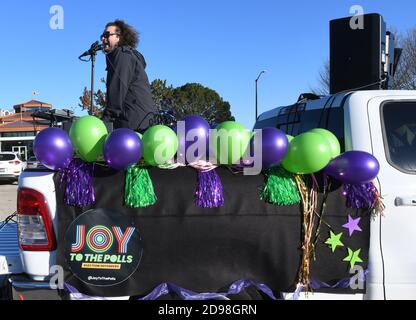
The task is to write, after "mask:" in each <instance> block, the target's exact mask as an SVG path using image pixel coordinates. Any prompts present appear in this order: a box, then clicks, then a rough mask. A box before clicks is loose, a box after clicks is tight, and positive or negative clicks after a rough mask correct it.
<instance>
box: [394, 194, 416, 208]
mask: <svg viewBox="0 0 416 320" xmlns="http://www.w3.org/2000/svg"><path fill="white" fill-rule="evenodd" d="M394 205H395V206H416V196H409V197H396V199H394Z"/></svg>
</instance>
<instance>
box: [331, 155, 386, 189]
mask: <svg viewBox="0 0 416 320" xmlns="http://www.w3.org/2000/svg"><path fill="white" fill-rule="evenodd" d="M379 170H380V164H379V163H378V161H377V159H376V158H375V157H374V156H373V155H372V154H370V153H368V152H364V151H347V152H344V153H343V154H341V155H339V156H338V157H336V158H335V159H332V160H331V161H330V162H329V164H328V165H327V166H326V167H325V168H324V170H323V171H324V173H326V174H328V175H330V176H332V177H334V178H335V179H337V180H339V181H341V182H342V183H346V184H362V183H367V182H370V181H372V180H373V179H374V178H375V177H377V175H378V172H379Z"/></svg>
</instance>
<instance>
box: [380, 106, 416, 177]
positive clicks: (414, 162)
mask: <svg viewBox="0 0 416 320" xmlns="http://www.w3.org/2000/svg"><path fill="white" fill-rule="evenodd" d="M381 119H382V127H383V140H384V149H385V152H386V157H387V160H388V162H389V163H390V164H391V165H392V166H393V167H395V168H397V169H399V170H400V171H403V172H406V173H412V174H416V102H413V101H395V102H392V101H389V102H386V103H384V104H383V105H382V106H381Z"/></svg>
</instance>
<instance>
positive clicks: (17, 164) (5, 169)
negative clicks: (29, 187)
mask: <svg viewBox="0 0 416 320" xmlns="http://www.w3.org/2000/svg"><path fill="white" fill-rule="evenodd" d="M25 168H26V163H25V162H24V161H22V160H21V159H20V157H19V156H18V154H17V153H14V152H0V179H1V180H13V181H15V180H17V179H18V178H19V176H20V174H21V173H22V171H23V170H24V169H25Z"/></svg>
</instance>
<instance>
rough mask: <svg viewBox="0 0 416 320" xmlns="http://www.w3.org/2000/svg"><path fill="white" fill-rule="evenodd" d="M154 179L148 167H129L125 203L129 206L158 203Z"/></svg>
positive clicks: (135, 206)
mask: <svg viewBox="0 0 416 320" xmlns="http://www.w3.org/2000/svg"><path fill="white" fill-rule="evenodd" d="M156 200H157V197H156V194H155V191H154V189H153V183H152V179H150V176H149V171H148V170H147V169H146V168H143V167H140V166H137V165H133V166H130V167H129V168H128V169H127V174H126V184H125V190H124V203H125V205H126V206H127V207H129V208H145V207H148V206H151V205H153V204H155V203H156Z"/></svg>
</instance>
